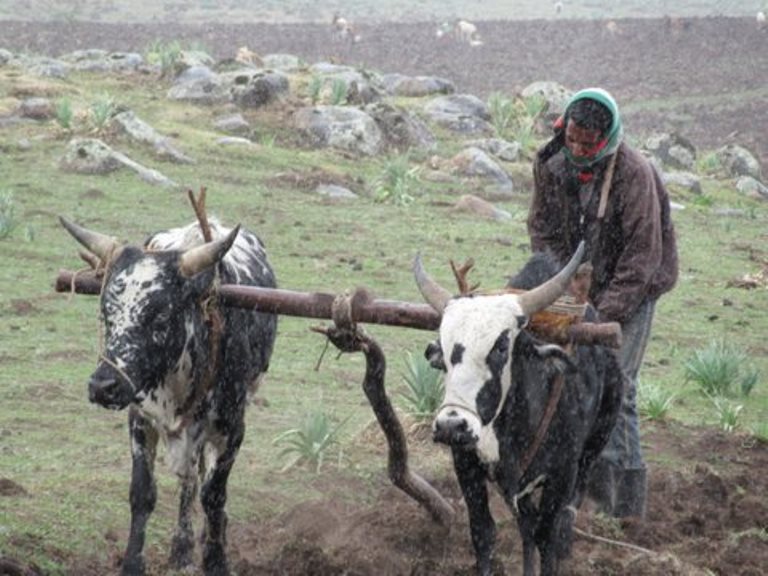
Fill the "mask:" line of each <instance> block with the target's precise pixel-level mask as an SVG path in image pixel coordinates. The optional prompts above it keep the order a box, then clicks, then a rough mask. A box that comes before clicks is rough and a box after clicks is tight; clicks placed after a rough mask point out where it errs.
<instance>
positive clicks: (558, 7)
mask: <svg viewBox="0 0 768 576" xmlns="http://www.w3.org/2000/svg"><path fill="white" fill-rule="evenodd" d="M562 11H563V3H562V2H560V0H558V1H557V2H555V14H560V12H562Z"/></svg>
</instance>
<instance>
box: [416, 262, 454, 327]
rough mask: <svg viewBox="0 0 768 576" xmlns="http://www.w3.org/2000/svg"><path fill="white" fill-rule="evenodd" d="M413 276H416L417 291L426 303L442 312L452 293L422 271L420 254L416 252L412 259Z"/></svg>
mask: <svg viewBox="0 0 768 576" xmlns="http://www.w3.org/2000/svg"><path fill="white" fill-rule="evenodd" d="M413 276H414V278H416V285H417V286H418V287H419V292H421V295H422V296H423V297H424V300H426V301H427V304H429V305H430V306H432V308H434V309H435V310H436V311H437V312H438V313H440V314H442V313H443V310H445V306H446V305H447V304H448V301H449V300H450V299H451V298H452V297H453V295H452V294H451V293H450V292H448V290H446V289H445V288H443V287H442V286H440V285H439V284H438V283H437V282H435V281H434V280H432V278H430V277H429V275H428V274H427V273H426V272H425V271H424V265H423V264H422V263H421V254H416V258H414V260H413Z"/></svg>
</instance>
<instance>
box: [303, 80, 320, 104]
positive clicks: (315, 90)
mask: <svg viewBox="0 0 768 576" xmlns="http://www.w3.org/2000/svg"><path fill="white" fill-rule="evenodd" d="M322 88H323V79H322V78H320V77H319V76H317V75H315V76H312V79H311V80H310V81H309V82H308V83H307V96H308V97H309V101H310V102H312V105H315V104H317V103H318V102H319V101H320V91H321V90H322Z"/></svg>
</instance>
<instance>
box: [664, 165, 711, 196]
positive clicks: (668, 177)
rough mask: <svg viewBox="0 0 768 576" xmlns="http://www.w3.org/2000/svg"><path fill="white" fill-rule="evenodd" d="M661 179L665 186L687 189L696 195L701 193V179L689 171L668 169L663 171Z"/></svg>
mask: <svg viewBox="0 0 768 576" xmlns="http://www.w3.org/2000/svg"><path fill="white" fill-rule="evenodd" d="M661 179H662V181H663V182H664V184H666V185H667V186H675V187H677V188H682V189H683V190H687V191H689V192H691V193H693V194H696V195H697V196H699V195H701V193H702V189H701V179H700V178H699V177H698V176H696V174H693V173H691V172H685V171H682V170H680V171H670V172H663V173H662V174H661Z"/></svg>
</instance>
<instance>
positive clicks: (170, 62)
mask: <svg viewBox="0 0 768 576" xmlns="http://www.w3.org/2000/svg"><path fill="white" fill-rule="evenodd" d="M181 53H182V47H181V43H180V42H179V41H178V40H173V41H171V42H161V41H160V40H156V41H154V42H152V43H151V44H150V45H149V46H148V47H147V49H146V50H145V57H146V59H147V62H149V63H150V64H156V65H158V66H160V75H161V76H163V77H167V76H170V75H172V74H173V71H174V69H175V67H176V62H178V61H179V58H181Z"/></svg>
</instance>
